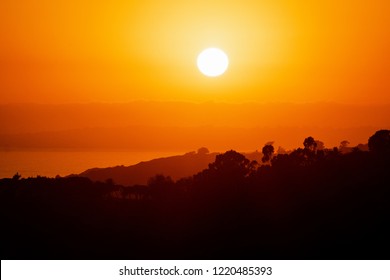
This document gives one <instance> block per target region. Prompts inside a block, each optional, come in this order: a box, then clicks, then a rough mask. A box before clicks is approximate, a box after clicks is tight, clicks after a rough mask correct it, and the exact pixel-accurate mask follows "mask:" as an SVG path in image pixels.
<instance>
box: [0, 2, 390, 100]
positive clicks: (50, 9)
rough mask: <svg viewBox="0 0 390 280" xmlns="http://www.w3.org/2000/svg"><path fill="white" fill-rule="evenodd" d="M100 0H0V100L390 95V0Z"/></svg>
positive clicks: (359, 97) (367, 97) (355, 97)
mask: <svg viewBox="0 0 390 280" xmlns="http://www.w3.org/2000/svg"><path fill="white" fill-rule="evenodd" d="M103 2H104V4H103V3H102V2H99V1H82V0H81V1H80V0H77V1H76V0H67V1H49V0H35V1H32V0H30V1H27V0H20V1H11V0H5V1H2V4H1V8H0V92H1V101H0V102H1V103H7V102H41V103H45V102H47V103H61V102H89V101H102V102H125V101H130V100H136V99H146V100H187V101H207V100H214V101H229V102H246V101H259V102H316V101H335V102H348V103H389V102H390V94H389V89H390V79H389V73H390V67H389V63H390V54H389V49H390V31H389V30H390V29H389V26H390V17H389V16H388V15H389V14H390V2H389V1H383V0H380V1H379V0H373V1H363V0H354V1H352V0H346V1H335V0H330V1H303V0H302V1H301V0H295V1H292V0H272V1H271V0H266V1H258V0H253V1H250V0H240V1H227V0H217V1H209V0H197V1H189V0H188V1H180V0H168V1H152V0H144V1H122V0H116V1H115V0H113V1H108V2H107V1H103ZM207 47H219V48H221V49H223V50H224V51H225V52H226V53H227V54H228V56H229V71H228V72H226V74H224V75H222V76H220V77H218V78H216V79H208V78H207V77H204V76H203V75H202V74H201V73H199V71H198V69H197V68H196V57H197V55H198V54H199V52H200V51H201V50H203V49H204V48H207Z"/></svg>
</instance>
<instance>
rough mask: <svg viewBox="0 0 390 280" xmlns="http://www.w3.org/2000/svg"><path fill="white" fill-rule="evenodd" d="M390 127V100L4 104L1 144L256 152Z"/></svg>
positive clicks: (335, 141) (330, 142)
mask: <svg viewBox="0 0 390 280" xmlns="http://www.w3.org/2000/svg"><path fill="white" fill-rule="evenodd" d="M216 112H218V113H216ZM346 112H347V114H346ZM389 126H390V105H388V104H385V105H347V104H336V103H311V104H309V103H307V104H292V103H269V104H260V103H243V104H228V103H213V102H208V103H198V104H197V103H190V102H144V101H134V102H130V103H123V104H119V103H118V104H104V103H101V104H99V103H91V104H57V105H53V104H51V105H50V104H46V105H42V104H41V105H40V104H0V128H1V129H0V150H7V149H9V150H25V149H40V150H42V149H51V150H56V149H58V150H61V149H66V150H75V149H77V150H88V149H90V150H102V149H104V150H110V149H122V150H134V151H142V150H145V151H156V152H161V151H173V150H175V151H189V150H191V149H193V148H194V147H200V146H203V145H207V147H209V148H210V149H211V150H213V151H226V150H229V149H231V148H233V149H236V150H240V151H251V150H256V149H260V148H261V147H262V145H264V143H266V142H268V141H275V144H276V148H277V147H278V146H282V147H284V148H287V149H291V148H292V147H298V146H302V143H303V139H304V138H305V137H307V136H313V137H315V138H316V139H319V140H321V141H323V142H324V143H325V146H326V147H330V148H331V147H334V146H339V144H340V142H341V141H343V140H348V141H349V142H350V143H351V145H357V144H358V143H364V142H367V135H372V134H373V133H374V132H375V131H376V130H378V129H383V128H388V127H389Z"/></svg>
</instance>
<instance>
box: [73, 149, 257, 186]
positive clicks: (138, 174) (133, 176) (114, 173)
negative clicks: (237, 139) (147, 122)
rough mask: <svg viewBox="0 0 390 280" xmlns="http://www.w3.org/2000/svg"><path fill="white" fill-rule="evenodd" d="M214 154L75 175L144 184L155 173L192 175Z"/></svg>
mask: <svg viewBox="0 0 390 280" xmlns="http://www.w3.org/2000/svg"><path fill="white" fill-rule="evenodd" d="M216 155H218V153H209V152H205V151H202V150H199V151H198V152H190V153H186V154H184V155H176V156H171V157H165V158H158V159H153V160H150V161H143V162H140V163H138V164H135V165H131V166H115V167H107V168H91V169H88V170H86V171H84V172H82V173H80V174H78V175H77V176H81V177H87V178H89V179H91V180H92V181H102V182H104V181H106V180H108V179H112V180H113V181H114V183H116V184H120V185H124V186H132V185H145V184H146V183H147V181H148V180H149V179H150V178H151V177H153V176H155V175H157V174H162V175H165V176H170V177H171V178H172V179H173V180H178V179H180V178H184V177H188V176H191V175H194V174H196V173H198V172H200V171H202V170H204V169H206V168H207V167H208V165H209V163H212V162H214V160H215V157H216ZM246 156H247V158H249V159H251V160H259V159H260V158H261V153H259V152H254V153H250V154H246Z"/></svg>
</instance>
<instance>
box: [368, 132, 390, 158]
mask: <svg viewBox="0 0 390 280" xmlns="http://www.w3.org/2000/svg"><path fill="white" fill-rule="evenodd" d="M368 148H369V150H370V151H372V152H375V153H378V154H380V153H382V154H387V153H389V152H390V130H378V131H377V132H375V134H374V135H372V136H371V137H370V138H369V139H368Z"/></svg>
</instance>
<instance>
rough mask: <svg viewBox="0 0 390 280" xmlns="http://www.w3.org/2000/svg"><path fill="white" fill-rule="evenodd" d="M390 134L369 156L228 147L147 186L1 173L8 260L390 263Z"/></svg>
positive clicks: (310, 147)
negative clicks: (200, 167)
mask: <svg viewBox="0 0 390 280" xmlns="http://www.w3.org/2000/svg"><path fill="white" fill-rule="evenodd" d="M389 136H390V132H389V131H379V132H377V133H376V134H375V135H373V136H372V137H371V138H370V139H369V148H370V151H369V152H363V151H359V150H358V149H354V150H353V151H352V152H350V153H345V154H343V153H341V152H340V151H339V150H338V149H336V148H335V149H331V150H327V149H323V150H320V149H318V147H317V145H316V142H315V141H314V139H313V138H311V137H308V138H306V139H305V142H304V148H299V149H296V150H294V151H293V152H291V153H290V154H280V155H276V156H274V155H273V147H271V146H270V145H268V146H267V147H264V148H263V153H264V158H263V161H264V164H263V165H259V164H257V163H256V162H253V161H250V160H248V159H246V158H245V156H243V155H242V154H239V153H237V152H235V151H228V152H226V153H224V154H220V155H217V156H216V159H215V161H214V162H213V163H211V164H210V165H209V167H208V168H207V169H205V170H204V171H202V172H200V173H198V174H196V175H194V176H191V177H188V178H185V179H181V180H178V181H176V182H174V181H172V180H171V179H170V177H165V176H163V175H157V176H155V177H153V178H151V179H150V180H149V182H148V185H147V186H142V185H136V186H133V187H123V186H120V185H115V184H114V183H113V182H112V181H110V180H107V181H106V182H104V183H102V182H92V181H90V180H89V179H87V178H80V177H69V178H43V177H38V178H28V179H21V178H19V176H15V177H14V178H12V179H2V180H0V207H1V209H0V213H1V223H2V225H1V228H2V239H1V258H2V259H53V258H54V259H84V258H87V259H183V258H185V259H389V258H390V253H389V252H390V240H389V236H390V230H389V227H388V224H389V222H390V218H389V217H390V216H389V214H390V203H389V202H390V137H389Z"/></svg>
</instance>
